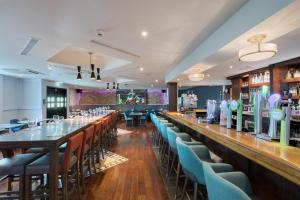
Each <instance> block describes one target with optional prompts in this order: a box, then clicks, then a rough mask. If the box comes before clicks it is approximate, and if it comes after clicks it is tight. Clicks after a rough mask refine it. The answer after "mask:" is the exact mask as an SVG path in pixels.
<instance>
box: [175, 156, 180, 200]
mask: <svg viewBox="0 0 300 200" xmlns="http://www.w3.org/2000/svg"><path fill="white" fill-rule="evenodd" d="M180 170H181V165H180V162H179V161H178V164H177V171H176V190H175V199H177V191H178V186H179V176H180Z"/></svg>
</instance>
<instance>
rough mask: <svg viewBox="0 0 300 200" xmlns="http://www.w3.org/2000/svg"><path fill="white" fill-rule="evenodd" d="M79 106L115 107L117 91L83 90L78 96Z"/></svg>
mask: <svg viewBox="0 0 300 200" xmlns="http://www.w3.org/2000/svg"><path fill="white" fill-rule="evenodd" d="M77 95H78V96H77V98H78V99H79V105H115V104H116V91H115V90H106V89H99V90H82V91H81V93H78V94H77Z"/></svg>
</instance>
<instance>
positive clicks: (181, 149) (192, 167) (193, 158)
mask: <svg viewBox="0 0 300 200" xmlns="http://www.w3.org/2000/svg"><path fill="white" fill-rule="evenodd" d="M176 145H177V150H178V156H179V161H180V163H181V166H182V170H183V172H184V174H185V175H186V178H185V181H184V185H183V195H182V197H181V199H183V198H184V194H185V191H186V187H187V182H188V180H190V181H192V182H193V185H194V200H196V199H197V194H198V184H199V185H200V186H201V189H202V192H201V195H202V197H203V196H205V192H206V191H205V185H206V184H205V178H204V173H203V163H204V162H207V163H209V165H212V166H213V167H214V169H215V170H216V172H232V171H233V167H232V166H231V165H229V164H225V163H212V162H213V161H212V160H211V158H210V155H209V151H208V148H207V147H206V146H204V145H190V146H188V145H186V144H185V143H184V142H183V141H182V139H180V138H179V137H177V138H176Z"/></svg>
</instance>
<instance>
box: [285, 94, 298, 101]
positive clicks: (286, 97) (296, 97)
mask: <svg viewBox="0 0 300 200" xmlns="http://www.w3.org/2000/svg"><path fill="white" fill-rule="evenodd" d="M282 99H285V100H286V99H288V96H287V95H286V96H283V97H282ZM292 99H296V100H297V99H300V95H297V96H292Z"/></svg>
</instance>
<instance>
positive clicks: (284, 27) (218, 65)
mask: <svg viewBox="0 0 300 200" xmlns="http://www.w3.org/2000/svg"><path fill="white" fill-rule="evenodd" d="M261 33H263V34H266V35H267V39H266V41H265V42H273V43H276V44H277V45H278V53H277V54H276V55H275V56H274V57H272V58H270V59H267V60H263V61H259V62H240V61H239V59H238V51H239V50H240V49H242V48H244V47H246V46H249V43H247V39H248V38H249V37H251V36H253V35H256V34H261ZM299 44H300V1H295V2H293V3H292V4H291V5H289V6H287V7H286V8H284V9H282V10H280V11H279V12H277V13H276V14H274V15H272V16H271V17H269V18H268V19H266V20H264V21H263V22H261V23H260V24H258V25H256V26H255V27H253V28H252V29H250V30H249V31H247V32H245V33H244V34H242V35H240V36H239V37H237V38H236V39H234V40H233V41H231V42H230V43H228V44H226V45H225V46H224V47H222V48H221V49H219V50H218V51H216V52H215V53H213V54H212V55H211V56H209V57H207V58H205V59H204V60H203V61H201V62H199V63H198V64H196V65H194V66H190V68H189V69H188V70H186V71H184V72H183V73H182V75H180V76H178V77H176V78H174V79H173V81H177V78H179V79H180V80H179V81H177V82H179V85H182V86H195V85H220V84H230V81H228V80H226V77H228V76H232V75H236V74H239V73H244V72H247V71H251V70H254V69H257V68H261V67H266V66H268V65H270V64H273V63H277V62H280V61H284V60H288V59H291V58H295V57H299V56H300V53H299V52H300V45H299ZM230 66H232V68H230ZM190 73H204V74H205V75H206V77H205V79H204V80H203V81H199V82H191V81H189V80H188V78H187V75H188V74H190ZM207 75H209V77H208V76H207Z"/></svg>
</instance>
